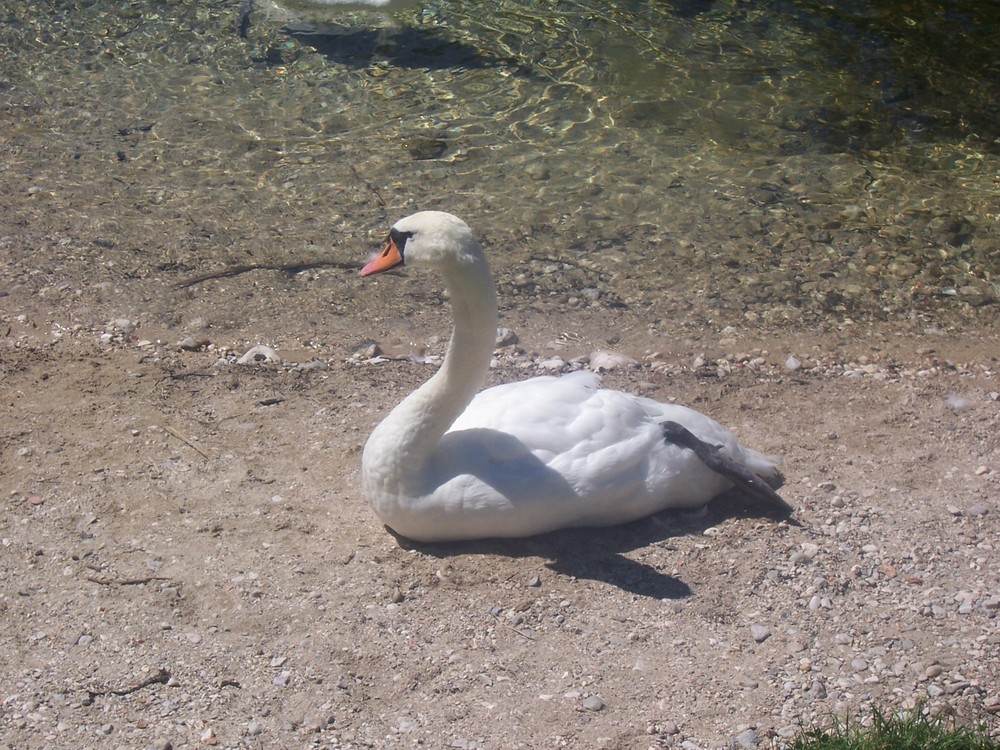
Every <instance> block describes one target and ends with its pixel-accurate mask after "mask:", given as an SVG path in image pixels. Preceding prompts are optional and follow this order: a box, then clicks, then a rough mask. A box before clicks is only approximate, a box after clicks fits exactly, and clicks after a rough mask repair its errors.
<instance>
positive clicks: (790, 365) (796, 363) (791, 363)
mask: <svg viewBox="0 0 1000 750" xmlns="http://www.w3.org/2000/svg"><path fill="white" fill-rule="evenodd" d="M800 367H802V361H801V360H800V359H798V358H797V357H795V356H790V357H789V358H788V359H786V360H785V369H786V370H792V371H795V370H798V369H799V368H800Z"/></svg>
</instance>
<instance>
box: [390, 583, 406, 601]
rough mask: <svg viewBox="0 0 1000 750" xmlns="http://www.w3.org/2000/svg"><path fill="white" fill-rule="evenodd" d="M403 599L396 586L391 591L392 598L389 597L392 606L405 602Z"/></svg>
mask: <svg viewBox="0 0 1000 750" xmlns="http://www.w3.org/2000/svg"><path fill="white" fill-rule="evenodd" d="M405 599H406V597H404V596H403V592H402V591H400V590H399V586H397V587H396V588H394V589H393V590H392V596H390V597H389V600H390V601H391V602H392V603H393V604H401V603H402V602H403V601H405Z"/></svg>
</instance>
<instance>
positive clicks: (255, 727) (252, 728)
mask: <svg viewBox="0 0 1000 750" xmlns="http://www.w3.org/2000/svg"><path fill="white" fill-rule="evenodd" d="M263 732H264V727H263V726H261V723H260V722H259V721H251V722H250V723H249V724H247V734H248V735H250V736H251V737H256V736H257V735H259V734H262V733H263Z"/></svg>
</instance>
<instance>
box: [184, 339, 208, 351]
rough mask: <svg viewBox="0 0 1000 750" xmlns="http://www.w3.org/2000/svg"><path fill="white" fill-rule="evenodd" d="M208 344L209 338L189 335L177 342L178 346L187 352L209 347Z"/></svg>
mask: <svg viewBox="0 0 1000 750" xmlns="http://www.w3.org/2000/svg"><path fill="white" fill-rule="evenodd" d="M208 344H209V341H208V339H196V338H193V337H191V336H188V337H186V338H183V339H181V340H180V341H178V342H177V348H178V349H180V350H181V351H185V352H197V351H201V350H202V349H204V348H205V347H207V346H208Z"/></svg>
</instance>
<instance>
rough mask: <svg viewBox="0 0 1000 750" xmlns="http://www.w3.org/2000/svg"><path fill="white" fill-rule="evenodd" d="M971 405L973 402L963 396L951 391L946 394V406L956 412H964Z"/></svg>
mask: <svg viewBox="0 0 1000 750" xmlns="http://www.w3.org/2000/svg"><path fill="white" fill-rule="evenodd" d="M973 406H974V404H973V403H972V401H970V400H969V399H967V398H966V397H965V396H959V395H958V394H957V393H951V394H949V395H948V408H950V409H951V410H952V411H953V412H955V413H956V414H964V413H965V412H967V411H969V410H970V409H971V408H972V407H973Z"/></svg>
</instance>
